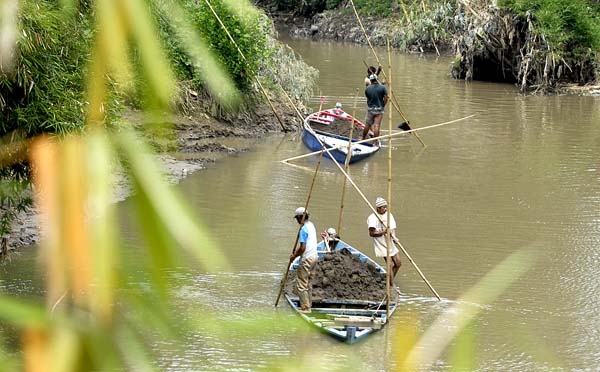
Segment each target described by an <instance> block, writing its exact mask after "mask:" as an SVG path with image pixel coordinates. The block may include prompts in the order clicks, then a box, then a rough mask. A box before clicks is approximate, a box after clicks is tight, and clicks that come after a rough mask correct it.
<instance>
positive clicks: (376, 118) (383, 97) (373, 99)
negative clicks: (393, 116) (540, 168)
mask: <svg viewBox="0 0 600 372" xmlns="http://www.w3.org/2000/svg"><path fill="white" fill-rule="evenodd" d="M369 80H370V81H371V84H369V86H367V88H366V89H365V96H366V97H367V117H366V118H365V128H364V130H363V135H362V139H366V138H367V135H368V134H369V131H370V130H371V127H372V129H373V134H374V135H375V137H379V127H380V125H381V120H382V119H383V111H384V107H385V105H386V104H387V102H388V93H387V88H386V87H385V85H383V84H379V81H378V80H377V75H375V74H371V76H369ZM375 146H379V141H377V142H376V143H375Z"/></svg>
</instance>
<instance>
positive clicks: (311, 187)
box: [275, 153, 323, 307]
mask: <svg viewBox="0 0 600 372" xmlns="http://www.w3.org/2000/svg"><path fill="white" fill-rule="evenodd" d="M322 159H323V153H321V156H319V161H318V162H317V166H316V167H315V174H314V175H313V178H312V183H311V184H310V190H309V191H308V197H307V198H306V203H305V204H304V214H303V215H302V220H301V223H300V227H299V228H298V233H297V234H296V241H295V242H294V245H293V246H292V253H294V250H295V249H296V245H297V244H298V239H299V238H300V230H301V229H302V224H304V220H305V219H306V211H307V210H308V204H309V202H310V197H311V195H312V191H313V187H314V186H315V180H316V178H317V173H318V172H319V166H320V165H321V160H322ZM290 266H292V260H289V262H288V264H287V267H286V269H285V273H284V274H283V278H282V279H281V285H280V286H279V293H277V299H276V300H275V307H277V305H278V304H279V298H281V293H282V292H283V288H284V287H285V282H287V277H288V273H289V271H290Z"/></svg>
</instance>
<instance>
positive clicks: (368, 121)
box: [365, 110, 383, 125]
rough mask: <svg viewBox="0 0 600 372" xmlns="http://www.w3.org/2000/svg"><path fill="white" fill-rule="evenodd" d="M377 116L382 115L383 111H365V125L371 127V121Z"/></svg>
mask: <svg viewBox="0 0 600 372" xmlns="http://www.w3.org/2000/svg"><path fill="white" fill-rule="evenodd" d="M379 115H383V111H382V110H381V111H380V110H367V116H366V117H365V124H367V125H373V121H374V120H375V118H376V117H377V116H379Z"/></svg>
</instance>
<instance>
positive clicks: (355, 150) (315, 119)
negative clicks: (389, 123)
mask: <svg viewBox="0 0 600 372" xmlns="http://www.w3.org/2000/svg"><path fill="white" fill-rule="evenodd" d="M336 119H343V120H348V121H352V122H353V123H354V125H355V126H356V128H354V130H355V131H360V132H361V133H362V130H363V129H364V127H365V125H364V124H363V123H361V122H360V121H359V120H357V119H355V118H353V117H352V116H351V115H349V114H348V113H346V112H344V111H343V110H342V109H328V110H323V111H319V112H315V113H312V114H310V115H308V116H307V117H306V119H304V128H303V131H302V142H304V144H305V145H306V147H308V148H309V149H310V150H311V151H319V150H321V143H320V142H319V141H321V142H322V143H323V144H324V145H325V147H327V148H329V149H332V150H331V151H330V153H331V155H332V156H329V153H327V152H326V153H325V154H324V156H326V157H328V158H330V159H331V158H332V157H333V159H334V160H336V161H337V162H338V163H342V164H344V163H345V162H346V154H347V153H348V141H349V138H348V136H344V135H341V134H336V133H331V132H330V131H327V130H323V126H325V128H326V127H327V126H329V125H331V123H333V122H334V121H335V120H336ZM314 124H319V127H321V128H322V129H315V128H314V127H313V125H314ZM357 141H358V140H357V139H352V142H357ZM350 151H351V155H350V163H354V162H357V161H359V160H362V159H365V158H368V157H369V156H371V155H373V154H374V153H376V152H377V151H379V147H378V146H374V145H373V144H371V143H359V144H354V143H353V144H352V146H351V148H350Z"/></svg>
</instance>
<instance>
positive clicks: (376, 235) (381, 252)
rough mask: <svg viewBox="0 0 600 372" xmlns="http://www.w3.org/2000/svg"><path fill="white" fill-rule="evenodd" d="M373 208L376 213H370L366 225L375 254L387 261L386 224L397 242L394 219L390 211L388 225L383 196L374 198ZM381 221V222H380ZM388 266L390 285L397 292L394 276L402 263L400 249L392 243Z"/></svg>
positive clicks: (393, 239)
mask: <svg viewBox="0 0 600 372" xmlns="http://www.w3.org/2000/svg"><path fill="white" fill-rule="evenodd" d="M375 208H376V210H377V215H375V213H371V215H370V216H369V217H368V218H367V226H368V227H369V236H371V237H373V244H374V248H375V256H377V257H383V259H384V260H385V261H386V263H387V238H386V226H389V228H390V233H391V234H390V235H391V239H392V241H393V242H394V243H398V238H397V237H396V220H395V219H394V216H393V215H392V214H391V213H390V223H389V225H388V223H387V218H388V213H387V201H385V199H384V198H382V197H378V198H377V199H376V200H375ZM382 221H383V223H382ZM390 259H391V262H390V266H391V269H392V275H391V276H390V286H391V287H392V288H395V289H396V291H398V292H399V290H398V288H397V287H396V286H395V285H394V278H395V277H396V274H397V273H398V270H399V269H400V266H401V265H402V262H401V261H400V251H398V248H396V245H394V244H392V246H391V247H390Z"/></svg>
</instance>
